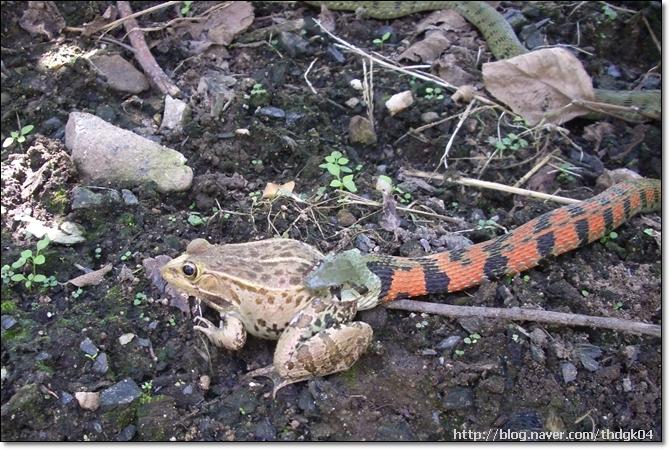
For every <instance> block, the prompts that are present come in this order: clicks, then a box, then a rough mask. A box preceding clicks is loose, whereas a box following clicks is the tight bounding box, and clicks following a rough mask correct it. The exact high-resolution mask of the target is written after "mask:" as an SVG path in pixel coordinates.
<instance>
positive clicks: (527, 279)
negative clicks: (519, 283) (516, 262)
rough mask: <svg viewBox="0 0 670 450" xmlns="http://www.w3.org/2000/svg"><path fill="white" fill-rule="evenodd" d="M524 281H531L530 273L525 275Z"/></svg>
mask: <svg viewBox="0 0 670 450" xmlns="http://www.w3.org/2000/svg"><path fill="white" fill-rule="evenodd" d="M523 281H525V282H526V283H529V282H530V275H524V276H523Z"/></svg>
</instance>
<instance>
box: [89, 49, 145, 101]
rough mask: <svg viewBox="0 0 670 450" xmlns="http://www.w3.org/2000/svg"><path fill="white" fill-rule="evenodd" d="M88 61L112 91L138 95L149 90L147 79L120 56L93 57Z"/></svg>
mask: <svg viewBox="0 0 670 450" xmlns="http://www.w3.org/2000/svg"><path fill="white" fill-rule="evenodd" d="M89 61H90V63H91V65H92V66H93V69H94V70H95V71H96V72H97V73H99V74H100V75H102V76H103V77H104V78H105V79H106V81H107V84H108V85H109V87H111V88H112V89H114V90H117V91H121V92H130V93H132V94H139V93H140V92H142V91H146V90H147V89H149V82H148V81H147V77H145V76H144V74H143V73H142V72H140V71H139V70H137V69H136V68H135V66H133V65H132V64H131V63H130V62H128V61H126V60H125V59H123V58H122V57H121V56H120V55H95V56H91V57H90V58H89Z"/></svg>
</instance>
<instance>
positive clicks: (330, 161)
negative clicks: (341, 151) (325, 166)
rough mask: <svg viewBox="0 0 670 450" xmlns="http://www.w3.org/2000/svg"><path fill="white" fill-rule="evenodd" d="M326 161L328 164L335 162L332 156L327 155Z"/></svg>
mask: <svg viewBox="0 0 670 450" xmlns="http://www.w3.org/2000/svg"><path fill="white" fill-rule="evenodd" d="M326 161H327V162H329V163H334V162H335V157H334V156H333V155H328V156H326Z"/></svg>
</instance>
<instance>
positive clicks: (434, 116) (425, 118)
mask: <svg viewBox="0 0 670 450" xmlns="http://www.w3.org/2000/svg"><path fill="white" fill-rule="evenodd" d="M439 119H440V115H439V114H438V113H436V112H435V111H428V112H425V113H423V114H421V122H423V123H431V122H437V121H438V120H439Z"/></svg>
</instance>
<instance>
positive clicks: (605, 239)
mask: <svg viewBox="0 0 670 450" xmlns="http://www.w3.org/2000/svg"><path fill="white" fill-rule="evenodd" d="M618 237H619V233H617V232H616V231H610V232H609V233H605V234H604V235H603V237H601V238H600V243H601V244H607V242H608V241H613V240H615V239H616V238H618Z"/></svg>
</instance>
